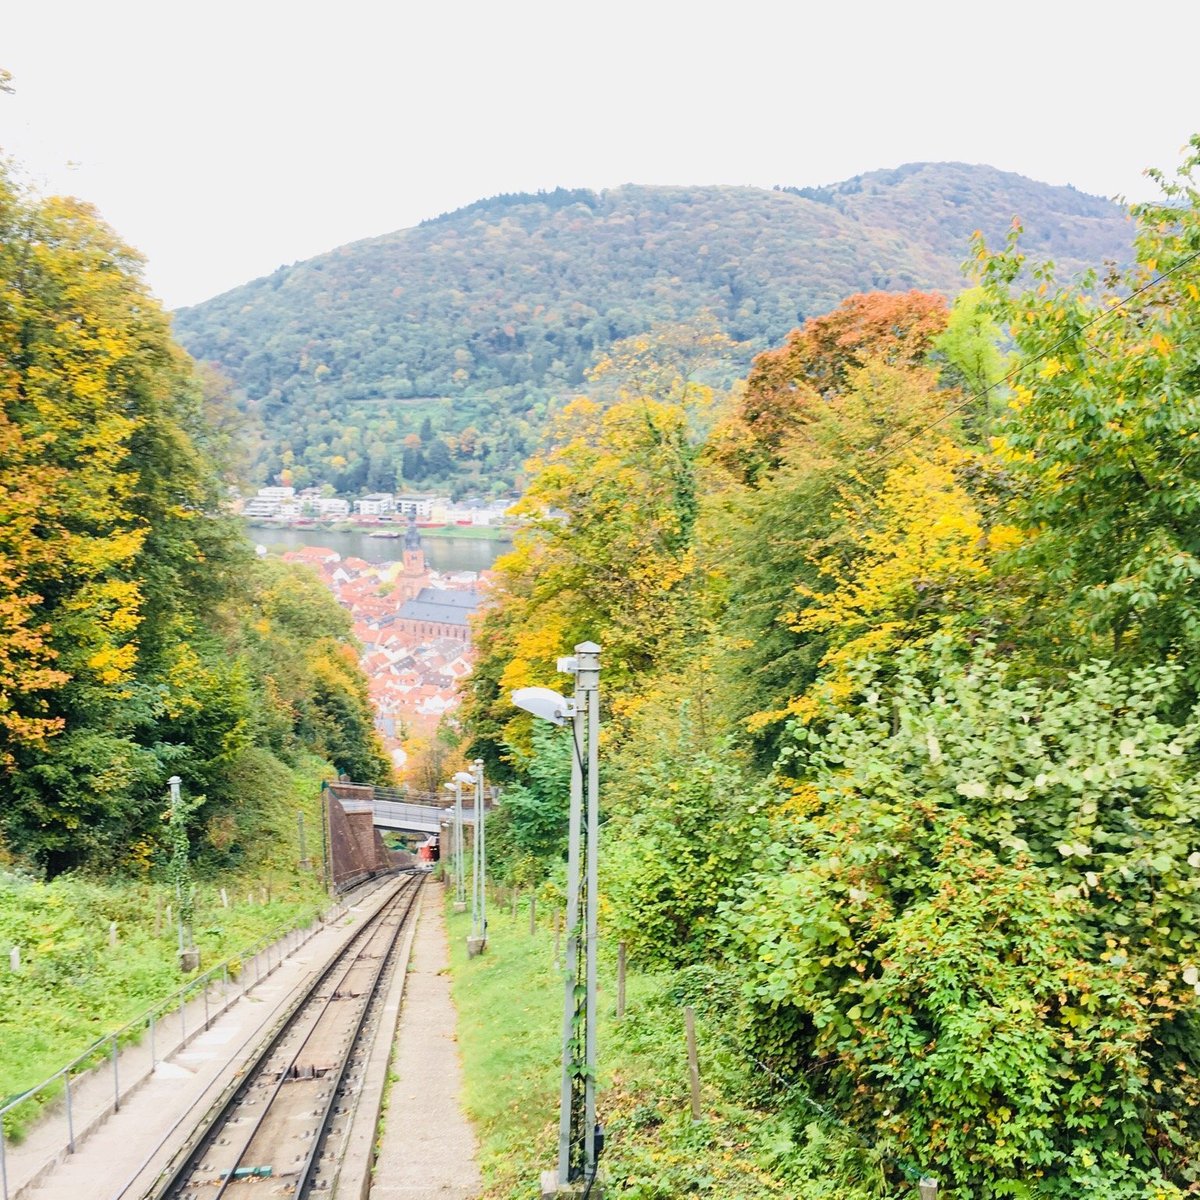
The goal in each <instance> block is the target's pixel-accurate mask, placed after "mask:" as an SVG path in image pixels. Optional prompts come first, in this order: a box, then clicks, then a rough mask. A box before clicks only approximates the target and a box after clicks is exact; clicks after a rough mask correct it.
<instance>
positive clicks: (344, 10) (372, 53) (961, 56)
mask: <svg viewBox="0 0 1200 1200" xmlns="http://www.w3.org/2000/svg"><path fill="white" fill-rule="evenodd" d="M1143 21H1144V22H1145V24H1144V25H1143V24H1142V22H1143ZM1198 34H1200V4H1198V3H1196V2H1195V0H1188V2H1182V0H1163V2H1162V3H1159V4H1156V5H1154V6H1146V5H1143V6H1141V7H1137V6H1130V5H1128V4H1116V3H1112V2H1111V0H1091V2H1089V3H1082V2H1076V0H1037V2H1032V0H1004V2H1003V3H998V2H997V3H989V4H983V3H979V2H978V0H955V2H945V3H942V2H935V0H906V2H905V3H886V4H885V3H879V2H877V0H859V2H858V3H840V4H838V3H833V2H828V0H826V2H822V3H819V4H818V3H812V2H810V0H783V2H776V0H725V2H724V3H721V4H713V3H706V2H705V0H688V2H678V0H600V2H599V3H589V4H586V5H585V4H580V3H577V2H573V0H556V2H555V0H509V2H508V3H505V2H503V0H491V2H486V3H481V2H478V0H459V2H458V3H448V2H447V0H440V2H439V3H436V4H433V3H428V4H426V3H417V2H415V0H391V2H390V3H380V4H374V3H367V2H366V0H324V2H323V3H319V4H318V3H311V2H309V0H286V2H284V0H204V2H203V3H199V2H197V0H55V2H53V3H51V2H48V0H29V2H26V3H23V4H22V3H16V2H12V3H9V4H7V5H6V6H5V11H4V13H3V16H2V17H0V66H4V67H7V68H8V69H9V70H10V71H11V72H12V73H13V77H14V84H15V86H16V88H17V93H16V95H15V96H0V147H3V149H4V151H5V152H6V153H8V154H9V155H11V156H12V157H14V158H15V159H16V160H17V161H18V162H19V163H20V164H21V165H22V166H23V168H24V170H25V173H26V175H27V177H28V178H29V179H31V180H32V181H33V182H34V183H35V184H36V185H37V186H38V187H39V188H40V189H41V190H43V191H54V192H61V191H70V192H73V193H75V194H77V195H80V196H83V197H84V198H85V199H88V200H90V201H92V202H93V203H95V204H96V205H97V206H98V207H99V208H100V210H101V212H102V213H103V214H104V216H105V217H106V218H107V219H108V220H109V221H110V222H111V223H112V224H113V225H114V226H115V227H116V228H117V229H118V231H119V232H120V233H121V234H122V236H123V237H124V238H125V239H126V240H127V241H129V242H131V243H132V244H133V245H135V246H137V247H138V248H139V249H140V250H141V251H142V252H143V253H144V254H145V255H146V256H147V258H148V260H149V262H148V267H147V274H148V278H149V280H150V282H151V284H152V286H153V287H154V288H155V290H156V291H157V292H158V294H159V295H160V296H161V297H162V298H163V299H164V300H165V301H166V303H167V304H169V305H171V306H175V305H180V304H189V303H194V302H196V301H198V300H202V299H205V298H207V297H209V296H211V295H214V294H216V293H217V292H220V291H223V290H225V289H226V288H229V287H233V286H235V285H236V284H238V283H242V282H244V281H245V280H248V279H251V278H254V277H255V276H258V275H262V274H264V273H266V272H268V271H271V270H274V269H275V267H277V266H279V265H280V264H281V263H290V262H293V261H295V260H297V259H302V258H307V257H308V256H310V255H313V254H317V253H320V252H321V251H323V250H328V249H331V248H332V247H334V246H337V245H340V244H341V243H343V242H347V241H351V240H353V239H355V238H361V237H368V236H371V235H373V234H379V233H386V232H388V231H390V230H393V229H399V228H402V227H404V226H408V225H412V224H415V223H416V222H417V221H419V220H421V219H422V218H423V217H429V216H435V215H436V214H438V213H440V212H443V211H445V210H447V209H451V208H455V207H457V206H459V205H461V204H466V203H469V202H470V201H472V200H476V199H478V198H479V197H481V196H487V195H492V194H494V193H496V192H502V191H518V190H520V191H525V190H535V189H537V188H552V187H555V186H556V185H559V184H561V185H563V186H567V187H580V186H585V187H593V188H603V187H611V186H616V185H618V184H622V183H630V182H632V183H738V184H759V185H764V186H768V187H769V186H771V185H772V184H776V183H781V184H795V185H807V184H819V183H830V182H833V181H835V180H838V179H843V178H845V177H847V176H850V175H854V174H857V173H858V172H860V171H867V170H872V169H874V168H877V167H890V166H896V165H898V164H899V163H902V162H911V161H918V160H941V159H958V160H964V161H967V162H986V163H991V164H992V165H994V166H997V167H1001V168H1004V169H1006V170H1012V171H1019V172H1021V173H1022V174H1025V175H1030V176H1032V177H1034V178H1036V179H1042V180H1046V181H1048V182H1051V183H1068V182H1070V183H1073V184H1074V185H1075V186H1076V187H1079V188H1082V189H1084V190H1086V191H1090V192H1096V193H1099V194H1101V195H1116V194H1119V193H1120V194H1124V195H1126V196H1128V197H1130V198H1134V199H1136V198H1139V197H1144V196H1147V195H1150V194H1152V190H1153V189H1152V188H1151V186H1150V185H1149V184H1148V182H1147V181H1146V180H1145V179H1143V177H1142V175H1141V172H1142V169H1143V168H1144V167H1146V166H1149V165H1159V166H1164V167H1172V166H1173V165H1174V164H1175V163H1177V162H1178V159H1179V150H1180V147H1181V146H1182V145H1183V144H1184V142H1185V141H1186V140H1187V138H1188V136H1189V135H1190V134H1191V133H1192V132H1193V131H1195V130H1198V129H1200V86H1198V85H1197V82H1196V77H1195V72H1194V69H1193V63H1192V57H1193V53H1194V50H1195V47H1196V45H1197V35H1198Z"/></svg>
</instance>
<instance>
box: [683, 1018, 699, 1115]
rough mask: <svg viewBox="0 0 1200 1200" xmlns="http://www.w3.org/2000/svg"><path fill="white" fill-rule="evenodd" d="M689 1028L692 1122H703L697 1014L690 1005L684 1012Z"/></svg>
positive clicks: (685, 1022) (689, 1076)
mask: <svg viewBox="0 0 1200 1200" xmlns="http://www.w3.org/2000/svg"><path fill="white" fill-rule="evenodd" d="M683 1019H684V1024H685V1025H686V1026H687V1051H688V1079H689V1082H690V1083H691V1085H692V1120H693V1121H699V1120H702V1117H701V1114H700V1061H699V1059H698V1058H697V1057H696V1012H695V1009H693V1008H692V1006H691V1005H690V1004H689V1005H688V1006H687V1007H686V1008H685V1009H684V1010H683Z"/></svg>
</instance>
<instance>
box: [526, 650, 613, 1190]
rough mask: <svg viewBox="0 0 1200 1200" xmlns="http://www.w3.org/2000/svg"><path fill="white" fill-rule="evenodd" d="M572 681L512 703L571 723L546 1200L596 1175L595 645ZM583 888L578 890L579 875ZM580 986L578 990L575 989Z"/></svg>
mask: <svg viewBox="0 0 1200 1200" xmlns="http://www.w3.org/2000/svg"><path fill="white" fill-rule="evenodd" d="M558 669H559V670H560V671H561V672H563V673H565V674H569V675H574V677H575V696H574V699H573V700H566V699H565V698H564V697H562V696H560V695H558V694H557V693H556V692H553V691H551V690H550V689H549V688H520V689H518V690H517V691H515V692H514V693H513V695H512V699H513V703H514V704H515V705H516V706H517V707H518V708H522V709H525V711H527V712H531V713H532V714H533V715H534V716H536V717H539V718H541V719H542V720H545V721H551V722H553V723H554V724H556V725H562V724H565V723H566V721H567V719H568V718H569V719H570V722H571V741H572V751H571V808H570V820H569V830H568V833H569V842H568V853H567V948H566V970H565V972H564V978H563V1023H562V1087H561V1095H560V1103H559V1131H558V1169H557V1171H556V1172H547V1175H546V1176H545V1177H543V1181H542V1193H543V1195H544V1196H546V1195H548V1196H554V1195H561V1194H565V1193H569V1192H571V1191H572V1190H573V1188H574V1186H575V1185H577V1184H579V1183H580V1182H581V1181H583V1180H592V1179H594V1178H595V1174H596V1162H597V1158H598V1150H599V1146H598V1145H597V1137H596V1129H597V1126H596V949H597V914H598V896H597V867H598V849H599V830H600V775H599V741H600V647H599V646H597V645H596V643H595V642H582V643H580V644H579V645H578V646H576V647H575V654H574V655H573V656H572V657H569V658H560V659H559V660H558ZM581 875H583V876H584V887H583V888H582V889H581V887H580V882H581V879H580V876H581ZM581 985H582V986H581Z"/></svg>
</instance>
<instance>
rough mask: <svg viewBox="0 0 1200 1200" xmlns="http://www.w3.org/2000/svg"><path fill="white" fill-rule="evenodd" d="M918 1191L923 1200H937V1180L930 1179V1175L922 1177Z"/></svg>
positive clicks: (918, 1182)
mask: <svg viewBox="0 0 1200 1200" xmlns="http://www.w3.org/2000/svg"><path fill="white" fill-rule="evenodd" d="M917 1191H918V1192H919V1193H920V1195H921V1200H937V1194H938V1184H937V1180H936V1179H930V1178H929V1176H928V1175H922V1176H921V1178H920V1179H919V1180H918V1181H917Z"/></svg>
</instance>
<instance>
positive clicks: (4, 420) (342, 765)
mask: <svg viewBox="0 0 1200 1200" xmlns="http://www.w3.org/2000/svg"><path fill="white" fill-rule="evenodd" d="M0 281H2V284H0V776H2V778H3V783H4V797H5V799H4V805H3V808H2V809H0V864H3V863H6V862H10V861H13V860H15V861H16V862H17V863H18V864H23V865H26V866H32V867H33V868H35V869H44V870H46V871H48V872H50V873H55V872H59V871H62V870H64V869H67V868H71V867H76V866H95V867H97V868H99V869H102V870H104V871H105V872H108V873H113V872H116V873H120V872H123V871H126V872H130V873H133V874H135V875H138V876H141V875H142V874H144V873H145V872H148V871H152V870H153V869H154V868H155V866H156V865H158V866H161V865H162V862H163V860H164V857H165V855H166V853H167V848H166V845H165V843H166V841H167V828H166V825H165V824H164V821H163V812H164V809H165V807H166V794H167V779H168V777H169V776H171V775H179V776H180V777H181V778H182V780H183V790H184V795H185V797H186V798H187V802H188V804H189V806H190V807H189V814H190V815H189V826H190V836H191V844H192V847H193V849H194V851H195V853H196V854H197V855H199V856H200V857H201V858H203V859H205V860H206V861H207V862H208V863H209V865H211V866H237V865H240V864H242V863H244V862H246V863H248V862H249V861H250V860H252V859H253V858H254V857H255V856H257V855H261V854H263V853H265V852H266V851H267V850H268V847H267V846H265V845H264V844H263V840H262V838H263V833H264V829H263V816H264V813H265V812H267V811H268V810H270V809H271V806H272V805H274V804H275V803H276V802H277V798H278V797H279V796H280V795H282V794H284V793H286V792H288V791H289V790H290V789H291V788H292V772H293V767H294V766H296V765H297V764H299V763H300V762H301V761H302V760H303V761H305V762H306V763H307V764H308V765H307V766H306V768H305V770H306V775H305V779H306V780H308V781H309V782H308V786H309V787H310V788H311V778H310V777H311V774H312V767H311V762H310V761H309V760H310V759H311V757H312V755H313V754H316V755H318V756H320V757H321V758H323V759H325V760H326V761H327V762H329V763H330V764H331V766H332V767H333V768H335V769H340V770H346V771H349V772H351V773H352V774H353V775H354V776H355V777H356V778H358V777H367V778H371V777H376V778H379V777H383V776H384V775H386V773H387V763H386V760H385V759H383V757H382V755H381V753H380V751H379V749H378V748H377V744H376V739H375V735H374V731H373V727H372V718H371V713H370V709H369V706H368V703H367V696H366V685H365V681H364V680H363V678H362V676H361V674H360V672H359V669H358V664H357V658H356V655H355V652H354V649H353V647H352V644H351V637H350V623H349V618H348V617H347V615H346V614H345V613H344V612H343V611H342V610H341V609H340V608H339V607H338V605H337V604H336V603H335V602H334V600H333V599H332V597H331V596H329V595H328V593H327V592H326V590H325V589H324V587H323V586H322V585H321V583H320V581H319V580H318V579H317V578H316V577H315V576H310V575H306V574H304V573H303V572H297V571H295V570H293V569H291V568H286V567H284V566H282V565H280V564H278V563H268V562H258V561H256V560H255V557H254V554H253V551H252V548H251V547H250V545H249V544H248V543H247V541H246V539H245V536H244V534H243V533H242V531H241V530H240V528H239V526H238V524H237V523H236V522H235V521H234V520H232V519H231V518H228V517H225V516H223V515H221V506H222V504H223V502H224V500H225V497H226V495H227V488H228V480H229V478H230V473H231V471H232V468H233V460H232V452H233V449H234V448H233V446H232V445H231V444H230V439H229V437H228V434H226V433H221V432H219V427H220V426H221V425H222V423H223V418H224V417H225V416H227V415H228V413H226V412H225V411H223V408H222V405H223V403H224V399H223V397H222V394H221V392H220V389H219V388H214V386H213V385H212V381H211V380H209V379H207V378H206V377H205V376H204V375H202V374H200V373H198V372H197V370H196V368H195V365H194V364H193V363H192V361H191V360H190V359H189V358H188V357H187V355H186V354H185V353H184V352H183V351H182V350H181V349H180V348H179V347H178V346H177V345H175V344H174V343H173V342H172V340H171V337H170V327H169V321H168V319H167V316H166V315H165V314H164V313H163V312H162V311H161V310H160V308H159V307H158V305H157V304H156V303H155V302H154V300H153V299H152V298H151V297H150V295H149V293H148V291H147V289H146V287H145V285H144V284H143V282H142V279H141V265H140V262H139V259H138V257H137V255H136V254H135V253H134V252H133V251H131V250H130V249H129V248H128V247H126V246H124V245H123V244H122V243H121V242H120V240H119V239H118V238H117V237H116V235H115V234H114V233H113V231H112V230H111V229H109V228H108V227H107V226H106V225H105V224H104V223H103V222H102V221H101V220H100V219H99V218H98V216H97V215H96V213H95V212H94V211H93V210H92V209H91V208H89V207H88V206H87V205H85V204H82V203H80V202H78V201H74V200H62V199H41V198H39V197H37V196H31V195H26V194H24V193H22V192H21V191H20V190H19V189H18V188H17V186H16V185H15V184H14V183H13V182H12V181H11V179H10V177H9V176H8V175H7V174H4V173H0ZM289 821H290V814H289ZM268 836H269V834H268Z"/></svg>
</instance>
